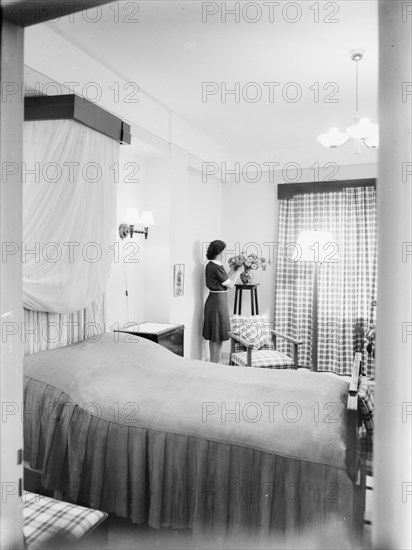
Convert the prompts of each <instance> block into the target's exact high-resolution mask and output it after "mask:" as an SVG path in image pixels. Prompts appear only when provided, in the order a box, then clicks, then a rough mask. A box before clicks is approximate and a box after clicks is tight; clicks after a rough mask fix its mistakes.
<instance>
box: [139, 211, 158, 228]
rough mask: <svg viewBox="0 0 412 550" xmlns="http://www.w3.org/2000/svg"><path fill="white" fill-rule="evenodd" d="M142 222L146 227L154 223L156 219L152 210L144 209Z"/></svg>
mask: <svg viewBox="0 0 412 550" xmlns="http://www.w3.org/2000/svg"><path fill="white" fill-rule="evenodd" d="M140 223H141V224H142V225H143V226H144V227H150V226H151V225H154V224H155V221H154V218H153V214H152V213H151V212H148V211H144V212H143V214H142V217H141V218H140Z"/></svg>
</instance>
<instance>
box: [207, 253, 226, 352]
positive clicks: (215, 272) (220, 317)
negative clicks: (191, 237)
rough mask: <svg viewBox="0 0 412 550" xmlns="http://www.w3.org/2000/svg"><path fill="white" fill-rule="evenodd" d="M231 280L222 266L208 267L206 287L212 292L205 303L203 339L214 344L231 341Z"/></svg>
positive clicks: (210, 265) (212, 264)
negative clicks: (229, 297)
mask: <svg viewBox="0 0 412 550" xmlns="http://www.w3.org/2000/svg"><path fill="white" fill-rule="evenodd" d="M228 279H229V277H228V275H227V273H226V271H225V268H224V267H223V266H222V265H218V264H215V263H214V262H209V263H208V264H207V265H206V286H207V288H208V289H209V290H210V291H211V292H210V294H209V296H208V297H207V300H206V303H205V312H204V322H203V338H204V339H205V340H212V341H213V342H223V341H225V340H229V336H228V334H227V333H228V332H229V331H230V319H229V307H228V302H227V287H225V286H224V285H222V283H224V282H226V281H227V280H228Z"/></svg>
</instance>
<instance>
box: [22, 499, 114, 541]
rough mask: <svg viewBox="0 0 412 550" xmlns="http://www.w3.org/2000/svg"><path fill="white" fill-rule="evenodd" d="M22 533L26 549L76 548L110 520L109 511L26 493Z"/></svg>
mask: <svg viewBox="0 0 412 550" xmlns="http://www.w3.org/2000/svg"><path fill="white" fill-rule="evenodd" d="M22 500H23V520H24V524H23V534H24V539H25V542H26V547H27V548H28V549H29V550H32V549H33V550H34V549H36V548H53V547H54V544H55V545H56V546H55V547H56V548H57V547H59V548H60V547H61V546H62V545H63V546H64V545H67V548H70V546H69V543H71V544H72V545H73V543H75V541H78V540H80V539H81V538H83V537H84V536H86V535H88V534H89V533H91V532H92V531H94V529H95V528H96V527H97V526H98V525H100V524H101V523H102V522H103V521H104V520H105V519H106V517H107V513H106V512H101V511H100V510H93V509H91V508H85V507H83V506H78V505H77V504H70V503H69V502H63V501H60V500H56V499H54V498H50V497H46V496H43V495H39V494H37V493H30V492H28V491H25V492H24V493H23V497H22Z"/></svg>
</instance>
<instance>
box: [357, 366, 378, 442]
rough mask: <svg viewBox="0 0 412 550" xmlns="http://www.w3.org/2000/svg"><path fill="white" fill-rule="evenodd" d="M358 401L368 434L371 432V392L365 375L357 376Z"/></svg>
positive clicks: (372, 402)
mask: <svg viewBox="0 0 412 550" xmlns="http://www.w3.org/2000/svg"><path fill="white" fill-rule="evenodd" d="M358 403H359V410H360V412H361V415H362V420H363V424H364V426H365V428H366V431H367V432H368V434H370V435H372V434H373V425H374V424H373V406H374V400H373V394H372V392H371V388H370V386H369V384H368V379H367V378H366V377H365V376H360V377H359V384H358Z"/></svg>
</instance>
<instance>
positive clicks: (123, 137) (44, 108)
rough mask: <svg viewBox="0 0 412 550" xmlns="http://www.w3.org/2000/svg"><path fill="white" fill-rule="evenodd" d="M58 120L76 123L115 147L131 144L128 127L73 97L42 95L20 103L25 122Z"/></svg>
mask: <svg viewBox="0 0 412 550" xmlns="http://www.w3.org/2000/svg"><path fill="white" fill-rule="evenodd" d="M61 119H69V120H75V121H77V122H80V124H84V125H85V126H88V127H89V128H92V129H93V130H96V131H97V132H100V133H101V134H104V135H106V136H108V137H110V138H112V139H115V140H116V141H118V142H119V143H127V144H130V143H131V134H130V125H129V124H126V123H125V122H123V121H122V120H121V119H120V118H118V117H117V116H115V115H112V114H111V113H109V112H108V111H105V110H104V109H102V108H101V107H99V106H98V105H96V104H95V103H92V102H90V101H87V100H86V99H83V98H82V97H79V96H77V95H75V94H67V95H57V96H47V95H44V96H36V97H26V98H25V99H24V120H25V121H29V120H61Z"/></svg>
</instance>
